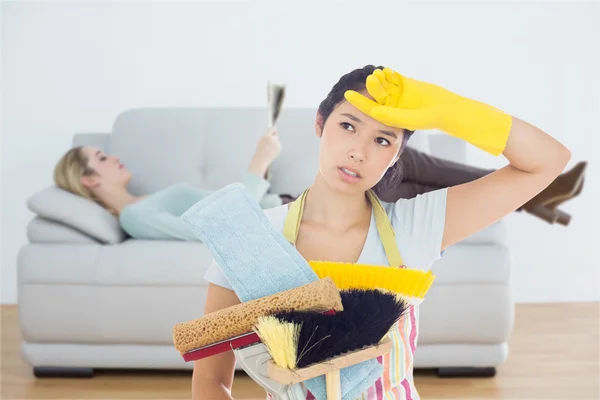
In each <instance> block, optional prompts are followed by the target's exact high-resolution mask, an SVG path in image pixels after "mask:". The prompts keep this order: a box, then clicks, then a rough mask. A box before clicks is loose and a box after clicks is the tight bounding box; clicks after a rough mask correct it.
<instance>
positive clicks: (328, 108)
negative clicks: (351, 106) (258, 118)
mask: <svg viewBox="0 0 600 400" xmlns="http://www.w3.org/2000/svg"><path fill="white" fill-rule="evenodd" d="M376 69H381V70H383V69H384V67H383V66H378V67H376V66H374V65H366V66H364V67H362V68H357V69H355V70H353V71H351V72H348V73H347V74H345V75H343V76H342V77H341V78H340V80H339V81H338V82H337V83H336V84H335V85H333V88H331V91H330V92H329V94H328V95H327V97H326V98H325V100H323V101H322V102H321V104H319V109H318V113H319V115H320V117H321V118H322V119H323V120H322V121H323V122H322V124H323V126H325V122H326V121H327V119H328V118H329V115H331V113H332V112H333V109H334V108H335V107H336V106H337V105H338V104H339V103H341V102H342V101H344V100H345V98H344V93H345V92H346V90H355V91H357V92H359V91H363V90H365V89H366V81H367V77H368V76H369V75H371V74H372V73H373V71H375V70H376ZM413 133H414V131H409V130H407V129H405V130H404V135H402V136H403V137H402V144H401V146H400V151H399V154H402V152H403V151H404V148H405V147H406V143H407V142H408V139H409V138H410V137H411V136H412V134H413ZM401 181H402V161H401V160H400V159H398V161H397V162H396V163H395V164H394V165H392V166H391V167H390V168H389V169H388V170H387V171H386V172H385V175H383V177H382V178H381V180H380V181H379V182H378V183H377V184H376V185H375V186H374V187H373V191H374V192H375V194H377V196H381V194H383V193H385V192H386V191H387V190H390V189H393V188H394V187H395V186H396V185H398V184H399V183H400V182H401Z"/></svg>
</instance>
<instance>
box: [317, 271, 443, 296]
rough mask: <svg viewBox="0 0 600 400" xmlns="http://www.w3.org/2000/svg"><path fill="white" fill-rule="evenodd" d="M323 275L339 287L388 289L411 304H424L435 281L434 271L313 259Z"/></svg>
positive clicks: (319, 272) (321, 276)
mask: <svg viewBox="0 0 600 400" xmlns="http://www.w3.org/2000/svg"><path fill="white" fill-rule="evenodd" d="M309 265H310V266H311V268H312V269H313V271H315V273H316V274H317V275H318V276H319V278H321V279H322V278H324V277H330V278H331V279H332V280H333V282H334V283H335V285H336V286H337V287H338V289H340V290H343V289H376V288H379V289H387V290H390V291H392V292H394V293H397V294H399V295H401V296H402V297H403V298H404V299H405V300H406V301H407V302H408V303H409V304H411V305H417V304H419V303H421V302H422V301H423V300H424V298H425V294H426V293H427V291H428V290H429V288H430V287H431V285H432V284H433V281H434V279H435V275H433V274H432V273H431V271H421V270H418V269H412V268H402V267H389V266H380V265H369V264H355V263H344V262H331V261H309Z"/></svg>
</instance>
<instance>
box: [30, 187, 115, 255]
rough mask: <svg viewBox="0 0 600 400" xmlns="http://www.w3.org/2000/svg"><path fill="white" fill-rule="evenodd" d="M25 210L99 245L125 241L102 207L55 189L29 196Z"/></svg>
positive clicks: (113, 217) (112, 216) (49, 188)
mask: <svg viewBox="0 0 600 400" xmlns="http://www.w3.org/2000/svg"><path fill="white" fill-rule="evenodd" d="M27 207H28V208H29V209H30V210H31V211H32V212H34V213H36V214H37V215H39V216H40V217H43V218H45V219H48V220H51V221H55V222H59V223H62V224H65V225H67V226H69V227H71V228H73V229H76V230H78V231H80V232H83V233H85V234H86V235H89V236H90V237H92V238H94V239H96V240H98V241H100V242H101V243H106V244H114V243H119V242H122V241H123V240H124V239H125V238H126V234H125V232H123V230H122V229H121V227H120V225H119V221H118V220H117V218H116V217H115V216H114V215H112V214H111V213H109V212H108V211H107V210H106V209H105V208H104V207H102V206H100V205H99V204H97V203H95V202H93V201H91V200H88V199H86V198H84V197H81V196H77V195H75V194H72V193H70V192H67V191H66V190H63V189H61V188H59V187H56V186H49V187H47V188H46V189H43V190H41V191H39V192H38V193H36V194H34V195H33V196H31V197H30V198H29V199H28V200H27Z"/></svg>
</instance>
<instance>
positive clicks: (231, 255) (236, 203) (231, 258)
mask: <svg viewBox="0 0 600 400" xmlns="http://www.w3.org/2000/svg"><path fill="white" fill-rule="evenodd" d="M181 218H182V219H183V220H184V222H185V223H186V224H188V225H189V226H190V228H191V229H192V230H193V231H194V232H195V233H196V234H197V235H198V237H199V239H200V240H201V241H202V242H203V243H204V244H205V245H206V246H207V247H208V248H209V250H210V251H211V253H212V255H213V257H214V258H215V261H216V263H217V264H218V266H219V268H220V269H221V271H222V272H223V274H224V275H225V276H226V278H227V279H228V280H229V282H230V284H231V286H232V288H233V290H234V291H235V292H236V294H237V295H238V297H239V298H240V300H241V301H242V302H246V301H249V300H253V299H257V298H261V297H265V296H270V295H272V294H275V293H278V292H281V291H284V290H289V289H293V288H296V287H298V286H302V285H306V284H308V283H311V282H314V281H317V280H318V279H319V277H318V276H317V274H316V273H315V272H314V271H313V269H312V268H311V267H310V265H309V264H308V262H307V261H306V260H305V259H304V258H303V257H302V255H301V254H300V253H299V252H298V251H297V250H296V248H295V247H294V246H292V244H290V243H289V242H288V241H287V240H286V239H285V237H284V236H283V234H282V233H281V232H278V231H277V230H275V228H274V227H273V226H272V225H271V222H270V221H269V219H268V217H267V216H266V214H265V212H264V210H262V209H261V208H260V206H259V205H258V203H257V201H256V200H254V199H253V198H252V197H250V195H249V193H248V191H247V189H246V188H245V187H244V186H243V185H242V184H240V183H232V184H230V185H227V186H225V187H223V188H222V189H220V190H217V191H216V192H214V193H212V194H211V195H209V196H207V197H205V198H204V199H202V200H200V201H199V202H197V203H196V204H194V205H193V206H192V207H190V208H189V209H188V210H187V211H185V212H184V213H183V214H182V216H181ZM382 373H383V367H382V366H381V365H380V364H379V362H378V361H377V360H375V359H372V360H367V361H363V362H361V363H359V364H355V365H353V366H350V367H346V368H343V369H342V370H340V379H341V389H342V398H343V399H344V400H355V399H356V398H357V397H359V396H360V394H361V393H362V392H364V391H365V390H366V389H367V388H369V387H370V386H371V385H373V384H374V383H375V381H376V380H377V378H379V377H380V376H381V374H382ZM303 383H304V385H305V386H306V387H307V389H308V390H310V391H311V393H312V394H313V395H314V396H315V398H316V399H317V400H327V393H326V385H325V376H323V375H322V376H318V377H315V378H311V379H309V380H306V381H304V382H303Z"/></svg>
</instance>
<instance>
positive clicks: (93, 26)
mask: <svg viewBox="0 0 600 400" xmlns="http://www.w3.org/2000/svg"><path fill="white" fill-rule="evenodd" d="M312 4H313V5H307V3H306V2H304V5H291V4H289V3H287V4H285V3H284V4H275V3H274V2H272V3H268V4H267V3H260V4H255V3H251V2H241V3H232V2H222V3H220V4H219V3H205V2H195V3H190V2H180V3H178V4H168V3H167V2H152V3H150V2H149V3H142V2H122V3H117V2H98V3H87V2H81V3H75V2H64V3H56V4H52V3H50V2H38V3H33V2H27V3H19V2H13V3H3V7H4V10H3V15H2V47H3V49H2V51H3V59H2V82H3V87H2V89H3V90H2V115H3V117H4V118H3V119H2V135H3V137H2V145H3V147H2V167H1V168H2V190H3V199H2V258H1V260H2V302H3V303H14V302H16V299H17V296H16V295H17V293H16V266H15V257H16V254H17V252H18V249H19V247H20V246H22V245H23V244H24V243H26V236H25V227H26V224H27V222H28V221H29V219H30V218H31V217H32V214H31V213H30V212H29V211H28V210H27V208H26V206H25V201H26V199H27V197H28V196H30V195H31V194H32V193H34V192H36V191H38V190H40V189H42V188H44V187H46V186H47V185H49V184H51V171H52V168H53V166H54V163H55V162H56V160H57V159H58V157H59V156H60V155H61V154H62V153H63V152H64V151H65V150H66V149H67V148H68V147H69V145H70V140H71V135H72V134H73V133H74V132H78V131H110V129H111V125H112V122H113V120H114V118H115V117H116V116H117V114H119V113H120V112H122V111H123V110H125V109H128V108H132V107H140V106H204V105H258V106H262V105H263V104H264V102H265V82H266V80H267V79H273V80H276V81H281V82H286V83H287V84H288V87H289V92H288V94H287V97H286V106H288V107H294V106H302V107H304V106H309V107H316V106H317V104H318V102H319V101H320V100H322V98H323V97H324V96H325V95H326V93H327V92H328V90H329V89H330V87H331V86H332V85H333V84H334V83H335V82H336V81H337V79H338V78H339V76H340V75H342V74H343V73H345V72H347V71H349V70H350V69H353V68H355V67H358V66H363V65H365V64H371V63H373V64H386V65H389V66H391V67H392V68H395V69H397V70H399V71H400V72H402V73H404V74H406V75H408V76H413V77H416V78H419V79H423V80H429V81H433V82H435V83H438V84H440V85H443V86H446V87H448V88H449V89H452V90H455V91H458V92H460V93H461V94H464V95H467V96H470V97H474V98H477V99H479V100H482V101H485V102H489V103H492V104H494V105H495V106H497V107H499V108H502V109H505V110H506V111H508V112H511V113H513V114H515V115H517V116H519V117H521V118H524V119H526V120H528V121H530V122H532V123H534V124H536V125H538V126H539V127H541V128H542V129H545V130H546V131H548V132H549V133H551V134H552V135H554V136H555V137H557V138H558V139H559V140H561V141H562V142H563V143H565V144H566V145H567V146H568V147H569V148H570V149H571V150H572V153H573V162H572V163H571V165H573V164H574V163H575V162H576V161H578V160H581V159H586V160H589V161H590V163H591V164H590V167H589V173H588V178H587V179H586V182H585V189H584V192H583V195H582V196H581V197H579V198H577V199H575V200H573V201H571V202H569V203H568V204H565V206H564V210H565V211H567V212H569V213H572V214H573V221H572V223H571V225H570V226H569V227H567V228H565V227H562V226H550V225H547V224H546V223H545V222H542V221H541V220H538V219H536V218H533V217H530V216H527V215H523V214H514V215H511V216H510V217H508V218H507V223H508V225H509V230H510V242H511V247H512V250H513V259H514V272H513V276H512V279H513V280H514V287H515V296H516V300H517V301H519V302H529V301H535V302H537V301H540V302H545V301H579V300H585V301H587V300H600V294H599V292H600V283H599V281H600V277H599V271H600V268H599V260H600V255H599V254H598V252H597V247H598V245H599V244H600V240H599V239H600V233H599V228H598V226H599V224H600V221H599V215H598V208H597V207H598V205H599V204H600V195H598V191H599V190H600V180H599V179H598V178H599V176H600V174H599V172H600V171H599V167H598V162H597V161H598V156H599V154H600V149H599V140H598V136H599V135H600V129H599V126H598V119H597V117H598V115H599V114H598V111H599V105H600V102H599V88H600V78H599V71H600V56H599V51H600V50H599V49H600V30H599V28H598V25H599V23H598V22H599V4H598V3H593V2H587V3H583V2H578V3H575V2H573V3H571V2H546V3H544V2H528V3H521V2H506V4H502V3H500V2H496V3H492V2H460V3H459V2H448V1H446V2H395V5H386V6H383V5H381V4H380V5H377V3H373V4H371V5H368V3H367V2H360V3H358V4H357V3H349V2H337V3H333V2H319V4H318V5H317V3H312ZM469 157H470V158H469V161H470V162H471V163H473V164H475V165H480V166H484V167H490V166H491V167H496V166H501V165H503V164H504V163H505V160H504V159H502V158H498V159H494V158H492V157H491V156H488V155H487V154H484V153H482V152H480V151H478V150H477V149H474V148H471V149H470V152H469Z"/></svg>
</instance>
